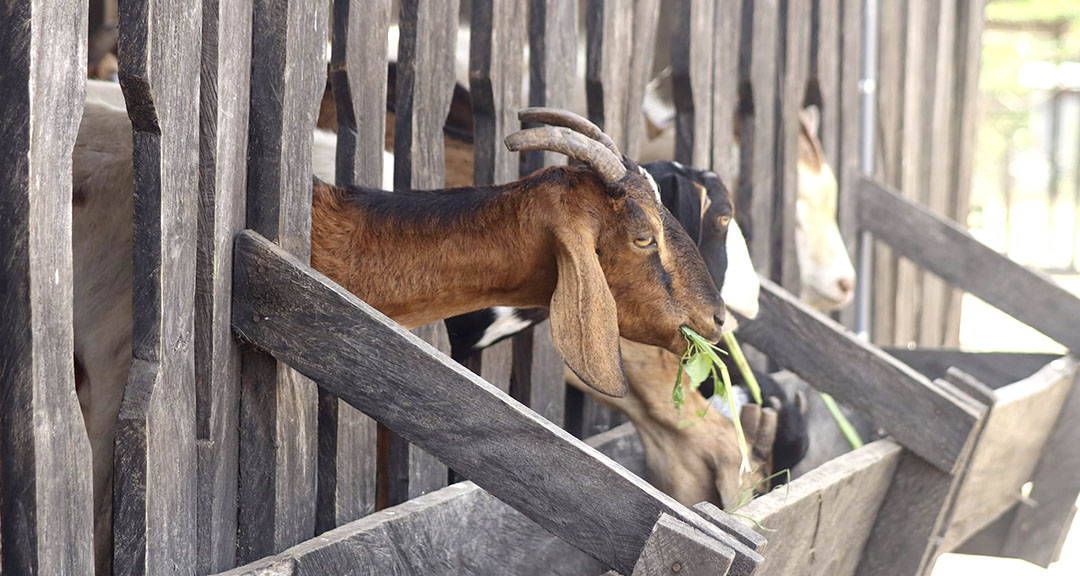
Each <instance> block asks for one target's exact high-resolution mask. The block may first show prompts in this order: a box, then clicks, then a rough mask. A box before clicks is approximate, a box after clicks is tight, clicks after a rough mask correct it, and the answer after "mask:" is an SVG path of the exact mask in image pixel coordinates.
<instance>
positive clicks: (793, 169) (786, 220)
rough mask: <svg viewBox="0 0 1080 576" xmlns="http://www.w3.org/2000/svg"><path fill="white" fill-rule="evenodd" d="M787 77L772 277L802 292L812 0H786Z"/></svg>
mask: <svg viewBox="0 0 1080 576" xmlns="http://www.w3.org/2000/svg"><path fill="white" fill-rule="evenodd" d="M781 6H782V10H781V14H782V18H783V19H784V22H783V23H782V27H783V31H784V32H783V34H782V38H783V46H782V48H783V64H784V69H783V79H782V81H781V84H780V87H779V91H780V94H779V95H780V103H779V110H780V116H779V118H778V119H777V122H778V126H779V128H778V131H777V133H778V137H779V142H777V148H778V149H777V154H776V158H777V165H776V173H777V174H778V175H779V178H778V179H777V180H778V183H779V187H778V188H777V192H778V195H777V196H776V199H775V200H774V202H776V203H777V204H778V206H776V207H774V212H773V221H772V235H771V236H772V242H773V254H772V257H773V262H772V271H771V274H772V278H773V280H775V281H776V282H777V283H778V284H780V285H781V286H783V287H784V289H786V290H787V291H788V292H791V293H792V294H798V293H799V263H798V258H797V257H796V255H795V226H796V222H795V203H796V200H797V198H798V188H799V182H798V160H799V131H800V127H799V114H800V113H801V112H802V108H803V97H804V96H805V95H806V83H807V80H808V68H809V67H810V19H811V18H810V16H811V14H810V8H811V5H810V2H806V1H805V0H801V1H800V0H782V2H781Z"/></svg>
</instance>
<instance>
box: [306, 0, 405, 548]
mask: <svg viewBox="0 0 1080 576" xmlns="http://www.w3.org/2000/svg"><path fill="white" fill-rule="evenodd" d="M390 4H391V3H390V2H389V0H378V1H376V2H370V1H366V2H361V1H359V0H335V2H334V5H333V6H334V14H333V20H334V38H333V51H332V54H331V64H330V77H331V79H332V81H333V86H334V101H335V103H336V106H337V120H338V130H337V134H338V140H337V142H338V145H337V169H336V172H337V174H336V181H337V183H338V184H339V185H347V184H358V185H361V186H371V187H375V188H379V187H381V184H382V171H383V142H384V138H385V132H386V74H387V67H386V56H387V54H386V52H387V46H386V35H387V32H388V29H389V26H390V12H391V5H390ZM377 437H378V425H377V424H376V422H375V421H374V420H372V419H370V418H368V417H367V416H365V415H364V414H363V413H362V412H360V411H359V410H356V409H355V408H353V407H352V406H349V405H348V404H346V403H345V402H342V401H341V400H339V399H337V398H335V397H333V396H331V395H329V394H327V393H325V392H323V391H319V473H318V476H319V480H318V481H319V489H318V505H317V507H316V508H317V512H316V518H315V532H316V533H317V534H318V533H322V532H325V531H326V530H330V529H332V528H336V527H338V526H340V525H342V524H345V523H346V522H351V521H353V520H356V519H357V518H361V517H363V516H367V515H368V514H371V513H372V512H374V511H375V501H376V475H377V471H376V470H377V466H376V464H377Z"/></svg>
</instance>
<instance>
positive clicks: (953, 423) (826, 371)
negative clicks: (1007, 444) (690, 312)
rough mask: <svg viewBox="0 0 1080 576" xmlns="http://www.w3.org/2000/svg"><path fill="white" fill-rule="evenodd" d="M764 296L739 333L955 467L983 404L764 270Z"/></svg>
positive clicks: (911, 445) (937, 462) (903, 440)
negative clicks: (962, 397) (976, 405)
mask: <svg viewBox="0 0 1080 576" xmlns="http://www.w3.org/2000/svg"><path fill="white" fill-rule="evenodd" d="M759 302H760V311H759V313H758V317H757V318H756V319H754V320H743V319H742V318H740V319H739V324H740V329H739V335H740V339H741V340H743V341H745V342H747V343H749V344H752V345H754V346H755V347H757V348H758V349H760V350H761V351H763V352H764V353H766V354H767V355H768V356H769V358H771V359H772V360H773V361H775V362H777V363H778V364H779V365H780V366H782V367H784V368H787V369H788V370H791V371H792V372H794V373H796V374H798V375H799V376H800V377H802V378H803V379H805V380H806V381H807V382H809V383H810V384H811V385H813V386H814V388H816V389H818V390H821V391H822V392H827V393H829V394H832V395H833V396H836V398H837V399H838V400H841V401H844V402H848V403H850V404H851V405H852V406H853V407H855V408H856V409H858V410H860V411H862V412H864V413H866V414H867V415H868V416H870V418H871V419H872V420H873V421H874V423H875V424H876V425H878V426H880V427H882V428H885V429H886V430H888V431H889V433H890V434H892V435H893V436H894V437H895V438H896V441H897V442H899V443H900V444H902V445H903V446H904V447H906V448H908V449H909V450H912V451H913V452H915V453H917V454H919V455H921V456H923V457H924V458H926V459H927V460H929V461H930V462H931V463H933V465H934V466H937V467H939V468H941V469H942V470H945V471H951V470H955V469H956V467H957V466H958V465H959V464H960V455H961V454H962V453H963V451H964V446H965V445H966V444H967V441H968V437H969V435H970V434H971V431H972V429H973V428H974V426H975V424H976V422H977V421H978V419H979V412H978V411H976V410H974V409H972V408H970V407H968V406H966V405H964V404H963V403H961V402H958V401H957V400H955V399H954V398H953V397H952V396H951V395H950V394H948V393H947V391H945V390H943V389H941V387H940V386H938V385H937V384H936V383H934V382H931V381H929V380H927V379H926V378H925V377H923V376H922V375H920V374H918V373H917V372H915V371H914V370H912V369H911V368H909V367H908V366H906V365H904V364H903V363H901V362H899V361H897V360H896V359H894V358H892V357H891V356H889V355H888V354H885V353H884V352H881V351H880V350H879V349H878V348H876V347H874V346H872V345H870V344H867V343H865V342H863V341H861V340H859V339H857V338H856V337H855V335H854V334H852V333H851V332H850V331H848V330H847V329H845V328H844V327H843V326H840V325H839V324H837V323H836V322H834V321H833V320H832V319H830V318H828V317H826V316H824V315H822V314H821V313H819V312H816V311H814V310H811V309H810V308H809V307H807V306H806V305H804V304H803V303H801V302H799V301H798V300H796V299H795V298H794V297H793V296H792V295H790V294H788V293H787V292H785V291H784V290H783V289H781V288H779V287H777V286H776V285H775V284H773V283H772V282H770V281H769V280H767V279H765V278H762V279H761V296H760V299H759Z"/></svg>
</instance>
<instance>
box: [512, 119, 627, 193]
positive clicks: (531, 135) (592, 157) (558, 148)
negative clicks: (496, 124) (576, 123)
mask: <svg viewBox="0 0 1080 576" xmlns="http://www.w3.org/2000/svg"><path fill="white" fill-rule="evenodd" d="M504 142H505V143H506V148H507V149H508V150H510V151H511V152H518V151H522V150H548V151H551V152H558V153H559V154H565V155H566V156H569V157H571V158H573V159H575V160H580V161H581V162H584V163H586V164H588V165H589V166H591V167H592V169H593V170H596V171H597V172H598V173H599V174H600V176H601V177H602V178H603V179H604V180H605V181H607V182H617V181H618V180H619V179H620V178H622V177H623V176H624V175H625V174H626V166H623V163H622V161H621V160H619V157H618V156H616V155H614V154H612V153H611V151H610V150H608V149H607V148H605V147H604V146H603V144H601V143H600V142H597V141H596V140H591V139H589V138H587V137H586V136H585V135H583V134H580V133H578V132H574V131H573V130H570V129H567V128H562V127H555V126H544V127H541V128H528V129H525V130H519V131H517V132H514V133H513V134H511V135H509V136H507V137H506V139H505V140H504Z"/></svg>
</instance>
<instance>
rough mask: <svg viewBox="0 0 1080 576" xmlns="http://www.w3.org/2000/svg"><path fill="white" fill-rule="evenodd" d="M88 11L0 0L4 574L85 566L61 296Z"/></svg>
mask: <svg viewBox="0 0 1080 576" xmlns="http://www.w3.org/2000/svg"><path fill="white" fill-rule="evenodd" d="M86 9H87V5H86V2H77V1H75V0H68V1H61V2H45V1H38V2H27V1H23V2H7V3H5V4H4V5H3V6H2V7H0V18H2V19H3V20H4V22H7V23H8V25H6V26H4V27H3V28H2V29H0V62H3V64H2V68H0V69H2V70H3V72H2V73H3V75H4V81H3V82H0V107H2V109H3V110H4V114H3V118H0V158H2V159H3V163H4V166H5V169H4V170H3V173H2V174H0V214H3V216H2V217H0V317H3V318H4V320H3V322H0V381H2V382H3V383H4V384H3V394H0V413H2V414H3V417H2V418H0V463H2V465H0V486H2V487H3V504H2V506H0V547H2V550H3V554H2V561H0V562H2V563H0V571H3V572H5V573H8V574H90V573H92V571H93V570H94V552H93V542H94V541H93V534H94V526H93V518H94V507H93V486H92V477H91V461H90V444H89V442H88V440H87V436H86V428H85V427H84V425H83V422H82V419H81V417H80V413H79V404H78V399H77V398H76V397H75V379H74V374H75V368H74V364H73V360H72V359H73V358H74V337H73V334H72V318H73V312H72V302H71V295H72V278H73V271H72V252H71V250H72V244H71V229H72V220H71V218H72V217H71V198H72V196H71V195H72V190H71V152H72V148H73V147H74V145H75V137H76V134H77V133H78V130H79V119H80V118H81V117H82V107H83V104H82V103H83V100H84V99H85V87H84V80H83V79H84V78H85V77H86V52H85V50H86V48H85V46H86V27H87V12H86ZM14 23H18V24H17V25H15V24H14Z"/></svg>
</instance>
